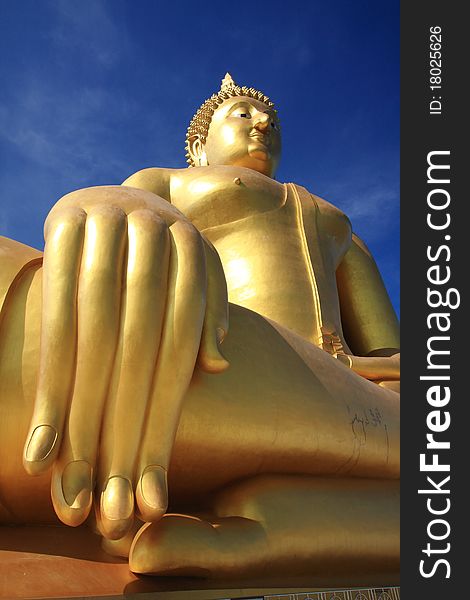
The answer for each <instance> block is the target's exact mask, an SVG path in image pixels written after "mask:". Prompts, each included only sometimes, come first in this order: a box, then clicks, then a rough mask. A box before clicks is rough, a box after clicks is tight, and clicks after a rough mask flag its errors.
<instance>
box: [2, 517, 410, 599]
mask: <svg viewBox="0 0 470 600" xmlns="http://www.w3.org/2000/svg"><path fill="white" fill-rule="evenodd" d="M310 579H311V582H312V583H311V584H310V585H307V586H306V585H303V584H304V583H305V581H304V582H298V581H295V580H293V581H285V579H284V580H283V581H282V582H273V581H270V582H266V581H244V582H238V583H235V582H229V581H222V580H217V581H213V580H212V581H209V580H205V579H196V578H184V577H150V576H137V575H134V574H133V573H131V572H130V571H129V567H128V564H127V562H126V561H124V560H120V559H118V558H115V557H112V556H109V555H108V554H106V553H105V552H104V551H103V550H102V549H101V546H100V538H99V537H98V536H96V535H94V534H93V533H92V532H91V531H90V530H89V529H87V528H84V527H78V528H76V529H72V528H67V527H50V526H47V527H40V526H0V600H6V599H8V600H12V599H16V598H37V599H39V598H40V599H42V600H44V599H52V598H54V599H58V598H62V599H65V598H86V599H92V598H95V599H98V598H106V599H107V600H114V599H116V600H117V599H120V598H126V599H129V598H135V600H139V599H141V600H150V599H155V600H216V599H222V598H223V599H229V598H233V599H235V598H250V599H253V600H254V599H262V598H267V599H271V598H272V599H273V600H274V598H276V599H277V598H278V597H279V600H283V598H286V599H289V600H292V599H294V598H295V599H296V600H297V599H298V600H304V599H306V598H310V599H312V600H316V598H317V597H318V598H322V600H326V599H329V598H330V597H331V598H335V599H336V598H341V600H342V599H343V598H344V599H347V600H355V598H356V597H357V598H359V599H361V600H362V599H363V598H367V599H368V600H369V599H371V598H373V599H374V600H375V599H376V598H377V599H378V600H398V599H399V590H398V588H382V587H377V589H376V590H374V589H369V590H368V591H365V590H363V591H362V594H363V595H361V591H360V590H359V589H357V588H358V587H362V586H364V584H365V583H366V584H367V587H368V588H370V586H381V585H384V583H385V581H386V579H385V577H380V576H378V575H374V580H376V581H370V580H368V581H367V582H352V581H344V582H338V581H335V589H337V590H338V589H341V588H343V590H344V588H345V587H350V586H351V588H352V587H355V588H356V590H353V589H351V590H350V591H347V592H346V591H344V592H341V591H340V592H336V595H335V593H333V592H332V591H331V586H328V588H326V586H325V584H326V582H322V583H320V581H318V578H317V577H312V578H309V580H310ZM368 579H369V578H368ZM394 583H396V582H390V581H389V582H388V585H391V584H394ZM276 585H277V587H276ZM327 589H329V590H330V592H328V591H327ZM307 592H310V594H307ZM320 592H321V593H320ZM364 592H365V594H364ZM371 593H373V594H375V595H370V594H371ZM316 594H318V596H317V595H316ZM340 594H341V595H340Z"/></svg>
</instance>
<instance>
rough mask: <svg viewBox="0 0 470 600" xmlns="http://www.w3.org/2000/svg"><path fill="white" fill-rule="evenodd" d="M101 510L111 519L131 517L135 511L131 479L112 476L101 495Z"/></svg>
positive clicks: (117, 519)
mask: <svg viewBox="0 0 470 600" xmlns="http://www.w3.org/2000/svg"><path fill="white" fill-rule="evenodd" d="M101 510H102V512H103V513H104V516H105V517H106V518H107V519H109V520H110V521H119V520H124V519H129V518H130V517H131V516H132V513H133V511H134V494H133V492H132V487H131V484H130V481H129V480H128V479H125V478H124V477H119V476H115V477H110V478H109V479H108V483H107V484H106V488H105V490H104V491H103V495H102V497H101Z"/></svg>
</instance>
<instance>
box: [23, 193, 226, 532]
mask: <svg viewBox="0 0 470 600" xmlns="http://www.w3.org/2000/svg"><path fill="white" fill-rule="evenodd" d="M45 239H46V245H45V251H44V273H43V306H42V329H41V353H40V365H39V378H38V385H37V396H36V400H35V406H34V413H33V417H32V421H31V426H30V430H29V434H28V438H27V441H26V444H25V451H24V465H25V468H26V470H27V471H28V472H29V473H30V474H32V475H34V474H39V473H43V472H44V471H45V470H47V469H48V468H49V467H50V466H51V465H53V470H52V499H53V504H54V508H55V510H56V513H57V515H58V516H59V518H60V519H61V520H62V521H63V522H64V523H66V524H69V525H79V524H80V523H82V522H83V521H84V520H85V519H86V518H87V516H88V514H89V512H90V510H91V507H92V500H93V494H94V497H95V506H96V508H97V516H98V524H99V527H100V530H101V531H102V533H103V535H105V536H106V537H108V538H111V539H117V538H119V537H121V536H123V535H124V534H125V533H126V531H127V530H128V528H129V527H130V525H131V524H132V521H133V518H134V495H135V499H136V501H137V507H138V513H139V514H140V516H141V518H143V519H144V520H145V521H154V520H157V519H158V518H160V516H161V515H162V514H163V513H164V512H165V511H166V508H167V498H168V494H167V481H166V473H167V469H168V465H169V461H170V457H171V451H172V446H173V441H174V437H175V434H176V429H177V425H178V420H179V415H180V408H181V403H182V399H183V396H184V394H185V392H186V390H187V387H188V385H189V382H190V380H191V377H192V375H193V371H194V368H195V364H196V361H197V362H198V364H199V366H200V367H201V368H203V369H204V370H206V371H210V372H215V373H216V372H219V371H222V370H224V369H225V368H226V367H227V365H228V363H227V362H226V360H225V359H224V358H223V356H222V355H221V353H220V351H219V343H220V342H221V340H222V338H223V336H224V335H225V333H226V331H227V326H228V324H227V314H228V311H227V292H226V284H225V278H224V274H223V270H222V266H221V264H220V260H219V257H218V255H217V253H216V252H215V250H214V249H213V248H212V247H211V246H210V245H209V244H208V243H207V241H206V240H205V239H204V238H203V237H202V236H201V234H200V233H199V232H198V231H197V230H196V229H195V228H194V226H193V225H192V224H191V223H190V222H189V221H188V220H187V219H186V218H185V217H184V216H183V215H182V214H181V213H180V212H179V211H178V210H176V209H175V208H174V207H173V206H171V205H170V204H169V203H168V202H166V201H165V200H163V199H161V198H159V197H157V196H155V195H154V194H151V193H149V192H145V191H142V190H137V189H133V188H126V187H121V186H119V187H118V186H116V187H99V188H89V189H85V190H79V191H77V192H73V193H71V194H68V195H67V196H65V197H64V198H62V199H61V200H60V201H59V202H58V203H57V204H56V205H55V206H54V208H53V209H52V211H51V212H50V214H49V216H48V218H47V220H46V224H45Z"/></svg>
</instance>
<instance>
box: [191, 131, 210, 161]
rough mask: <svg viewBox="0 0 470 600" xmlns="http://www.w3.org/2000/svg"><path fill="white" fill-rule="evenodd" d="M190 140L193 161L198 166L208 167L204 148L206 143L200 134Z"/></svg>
mask: <svg viewBox="0 0 470 600" xmlns="http://www.w3.org/2000/svg"><path fill="white" fill-rule="evenodd" d="M188 141H189V144H188V145H189V154H190V156H191V158H192V160H193V163H194V164H195V165H196V166H198V167H207V165H208V164H209V163H208V161H207V154H206V151H205V149H204V144H203V142H202V140H201V138H200V136H199V135H197V134H196V135H193V136H191V138H190V139H189V140H188Z"/></svg>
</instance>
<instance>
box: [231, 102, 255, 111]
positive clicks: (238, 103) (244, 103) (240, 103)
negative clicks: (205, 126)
mask: <svg viewBox="0 0 470 600" xmlns="http://www.w3.org/2000/svg"><path fill="white" fill-rule="evenodd" d="M240 107H243V108H246V107H249V108H255V107H254V106H253V104H251V103H250V102H248V101H247V100H242V101H241V102H237V103H236V104H234V105H233V106H230V107H229V108H227V113H231V112H232V111H233V110H235V109H236V108H240Z"/></svg>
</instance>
